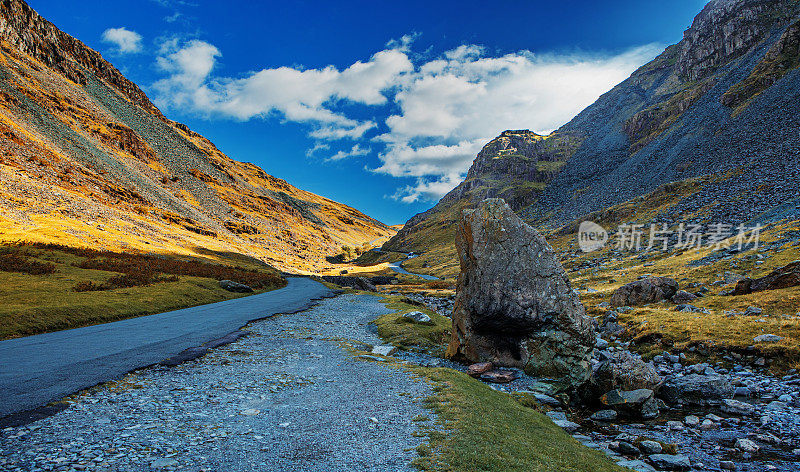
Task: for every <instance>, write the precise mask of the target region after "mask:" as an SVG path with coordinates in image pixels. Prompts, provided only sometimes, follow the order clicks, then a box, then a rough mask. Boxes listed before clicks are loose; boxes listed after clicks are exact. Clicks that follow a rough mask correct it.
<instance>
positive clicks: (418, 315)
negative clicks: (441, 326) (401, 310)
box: [402, 311, 434, 325]
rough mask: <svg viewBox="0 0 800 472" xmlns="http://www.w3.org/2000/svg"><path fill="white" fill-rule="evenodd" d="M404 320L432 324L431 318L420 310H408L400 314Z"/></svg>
mask: <svg viewBox="0 0 800 472" xmlns="http://www.w3.org/2000/svg"><path fill="white" fill-rule="evenodd" d="M402 318H403V319H404V320H406V321H411V322H414V323H419V324H426V325H433V324H434V323H433V320H432V319H431V317H430V316H428V315H427V314H425V313H423V312H421V311H410V312H408V313H406V314H404V315H403V316H402Z"/></svg>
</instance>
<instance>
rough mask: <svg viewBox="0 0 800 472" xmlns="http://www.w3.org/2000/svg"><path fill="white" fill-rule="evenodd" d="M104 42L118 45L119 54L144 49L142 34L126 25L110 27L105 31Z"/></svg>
mask: <svg viewBox="0 0 800 472" xmlns="http://www.w3.org/2000/svg"><path fill="white" fill-rule="evenodd" d="M102 39H103V42H104V43H110V44H113V45H114V46H116V52H117V53H119V54H133V53H137V52H141V51H142V35H140V34H139V33H137V32H136V31H131V30H129V29H127V28H125V27H119V28H109V29H107V30H105V31H103V36H102Z"/></svg>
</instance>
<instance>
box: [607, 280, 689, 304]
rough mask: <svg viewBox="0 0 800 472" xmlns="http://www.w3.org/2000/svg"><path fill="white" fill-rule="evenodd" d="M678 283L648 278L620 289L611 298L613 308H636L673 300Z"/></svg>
mask: <svg viewBox="0 0 800 472" xmlns="http://www.w3.org/2000/svg"><path fill="white" fill-rule="evenodd" d="M677 292H678V282H676V281H674V280H673V279H670V278H669V277H647V278H645V279H641V280H637V281H635V282H631V283H629V284H625V285H623V286H622V287H620V288H618V289H617V290H616V291H615V292H614V295H612V296H611V305H613V306H636V305H644V304H646V303H655V302H660V301H662V300H669V299H671V298H672V297H673V296H674V295H675V294H676V293H677Z"/></svg>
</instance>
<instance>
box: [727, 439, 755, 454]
mask: <svg viewBox="0 0 800 472" xmlns="http://www.w3.org/2000/svg"><path fill="white" fill-rule="evenodd" d="M734 447H735V448H736V449H739V450H740V451H742V452H749V453H751V454H752V453H754V452H758V450H759V449H761V447H759V445H758V444H756V443H754V442H753V441H751V440H749V439H745V438H739V439H737V440H736V443H735V444H734Z"/></svg>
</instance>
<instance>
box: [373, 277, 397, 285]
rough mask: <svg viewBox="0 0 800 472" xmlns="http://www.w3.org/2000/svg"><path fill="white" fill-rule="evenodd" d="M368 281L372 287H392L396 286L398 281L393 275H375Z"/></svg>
mask: <svg viewBox="0 0 800 472" xmlns="http://www.w3.org/2000/svg"><path fill="white" fill-rule="evenodd" d="M369 281H370V282H371V283H372V285H393V284H396V283H397V282H398V281H399V279H398V278H397V277H395V276H393V275H376V276H374V277H370V278H369Z"/></svg>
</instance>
